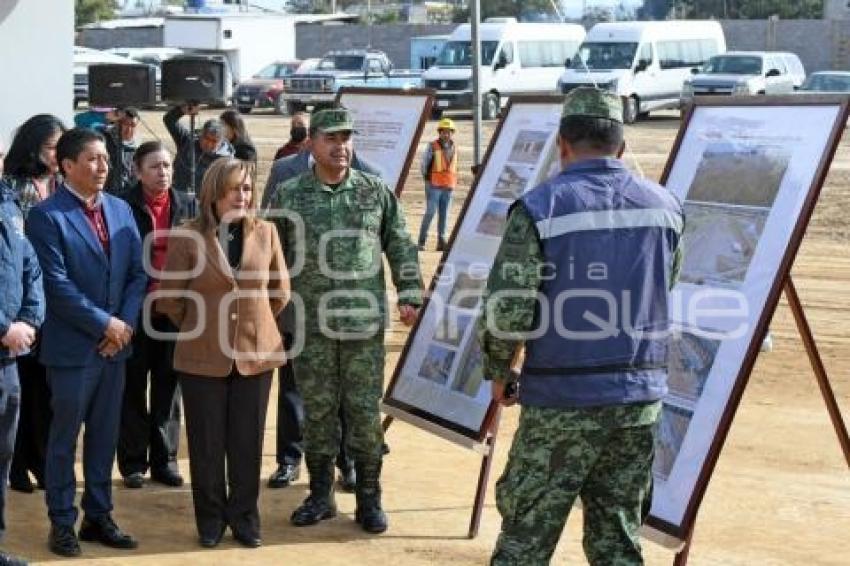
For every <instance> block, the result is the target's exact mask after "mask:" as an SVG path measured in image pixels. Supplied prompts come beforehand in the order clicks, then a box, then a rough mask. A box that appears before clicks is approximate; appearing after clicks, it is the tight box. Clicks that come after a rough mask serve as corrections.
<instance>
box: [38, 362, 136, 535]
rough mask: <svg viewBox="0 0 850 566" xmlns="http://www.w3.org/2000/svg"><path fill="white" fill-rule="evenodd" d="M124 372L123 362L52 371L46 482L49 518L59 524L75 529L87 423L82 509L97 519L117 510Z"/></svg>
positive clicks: (50, 369)
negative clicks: (115, 474)
mask: <svg viewBox="0 0 850 566" xmlns="http://www.w3.org/2000/svg"><path fill="white" fill-rule="evenodd" d="M124 372H125V366H124V362H123V361H121V362H106V361H101V362H99V363H97V364H93V365H90V366H84V367H56V366H48V368H47V383H48V384H49V385H50V394H51V406H52V408H53V421H52V422H51V423H50V435H49V437H48V440H47V465H46V467H45V483H46V491H47V497H46V498H47V510H48V515H49V516H50V520H51V521H52V522H54V523H56V524H59V525H65V526H69V527H70V526H73V525H74V524H75V523H76V520H77V510H76V508H75V507H74V495H75V494H76V488H77V479H76V476H75V474H74V455H75V453H76V448H77V437H78V436H79V434H80V427H81V426H82V425H83V424H85V434H84V436H83V476H84V477H85V489H84V490H83V499H82V502H81V506H82V508H83V512H85V514H86V516H88V517H91V518H94V519H98V518H101V517H104V516H106V515H108V514H109V513H111V512H112V462H113V461H114V460H115V446H116V443H117V442H118V427H119V424H120V420H121V399H122V396H123V394H124Z"/></svg>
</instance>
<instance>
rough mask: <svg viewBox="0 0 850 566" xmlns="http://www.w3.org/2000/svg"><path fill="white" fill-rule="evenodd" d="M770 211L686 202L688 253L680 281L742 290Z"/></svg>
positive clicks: (685, 237) (685, 239) (686, 246)
mask: <svg viewBox="0 0 850 566" xmlns="http://www.w3.org/2000/svg"><path fill="white" fill-rule="evenodd" d="M769 212H770V209H767V208H752V207H742V206H725V205H714V204H707V203H695V202H689V201H688V202H685V218H687V221H686V222H685V233H684V235H683V246H684V249H685V250H687V253H685V257H684V261H683V263H682V273H681V278H680V280H681V281H682V282H685V283H693V284H695V285H715V286H718V287H727V288H737V287H740V285H741V283H742V282H743V281H744V279H745V278H746V275H747V270H748V269H749V267H750V262H752V259H753V255H754V254H755V252H756V247H757V246H758V243H759V238H761V235H762V232H763V231H764V225H765V222H766V221H767V217H768V214H769Z"/></svg>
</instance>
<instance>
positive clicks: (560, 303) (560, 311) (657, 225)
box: [520, 159, 684, 407]
mask: <svg viewBox="0 0 850 566" xmlns="http://www.w3.org/2000/svg"><path fill="white" fill-rule="evenodd" d="M521 202H522V205H523V206H524V207H525V209H526V210H527V211H528V213H529V215H530V216H531V218H532V220H533V221H534V222H535V224H536V227H537V233H538V236H539V238H540V244H541V249H542V251H543V256H544V258H545V261H546V262H547V263H549V264H550V265H552V266H555V269H553V270H551V275H552V276H551V277H549V278H546V279H545V281H544V282H543V283H542V284H541V287H540V292H541V293H542V294H543V295H544V296H545V297H546V298H547V301H546V303H547V305H548V307H547V308H548V312H546V313H545V315H546V318H545V319H544V320H546V321H548V324H545V325H544V326H545V328H546V330H545V332H544V333H543V334H542V335H541V336H540V337H538V338H535V339H533V340H529V341H527V342H526V358H525V363H524V365H523V369H522V387H521V388H520V395H521V402H522V403H523V405H529V406H551V407H587V406H599V405H619V404H628V403H639V402H649V401H655V400H658V399H660V398H661V397H662V396H663V395H664V394H665V393H666V392H667V384H666V379H667V343H668V339H669V336H668V330H669V315H668V297H669V294H668V293H669V283H670V279H671V276H670V274H671V269H672V266H673V255H674V252H675V250H676V248H677V247H678V245H679V237H680V235H681V232H682V229H683V225H684V218H683V215H682V206H681V204H680V203H679V201H678V200H677V199H676V197H675V196H674V195H673V194H672V193H671V192H670V191H668V190H667V189H665V188H664V187H662V186H660V185H658V184H656V183H653V182H652V181H649V180H646V179H640V178H637V177H635V176H634V175H632V174H631V173H630V172H629V171H628V170H627V169H626V168H625V166H624V165H623V164H622V162H620V161H619V160H617V159H589V160H585V161H581V162H578V163H575V164H573V165H571V166H569V167H567V168H566V169H564V170H563V171H562V172H561V173H560V174H559V175H557V176H555V177H553V178H552V179H550V180H548V181H546V182H544V183H543V184H542V185H540V186H538V187H536V188H535V189H533V190H531V191H529V192H528V193H526V194H525V195H524V196H523V197H522V198H521ZM542 314H543V313H539V312H538V313H537V318H538V320H537V321H536V324H535V326H534V327H535V328H537V327H538V326H539V323H540V316H541V315H542Z"/></svg>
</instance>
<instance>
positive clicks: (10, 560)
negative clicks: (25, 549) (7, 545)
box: [0, 552, 27, 566]
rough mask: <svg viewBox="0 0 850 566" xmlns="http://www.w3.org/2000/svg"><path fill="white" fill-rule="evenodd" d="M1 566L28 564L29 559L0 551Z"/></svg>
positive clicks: (23, 565) (24, 565)
mask: <svg viewBox="0 0 850 566" xmlns="http://www.w3.org/2000/svg"><path fill="white" fill-rule="evenodd" d="M0 566H27V561H26V560H24V559H23V558H18V557H17V556H12V555H11V554H6V553H5V552H0Z"/></svg>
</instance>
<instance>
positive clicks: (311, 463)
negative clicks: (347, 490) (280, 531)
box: [290, 454, 336, 527]
mask: <svg viewBox="0 0 850 566" xmlns="http://www.w3.org/2000/svg"><path fill="white" fill-rule="evenodd" d="M304 459H305V460H306V461H307V471H308V472H309V474H310V495H308V496H307V499H305V500H304V503H302V504H301V506H300V507H298V508H297V509H296V510H295V511H294V512H293V513H292V517H291V519H290V521H292V524H293V525H295V526H296V527H306V526H308V525H315V524H316V523H318V522H319V521H324V520H325V519H332V518H334V517H336V501H335V500H334V491H333V489H334V463H333V458H328V457H326V456H311V455H309V454H305V458H304Z"/></svg>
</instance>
